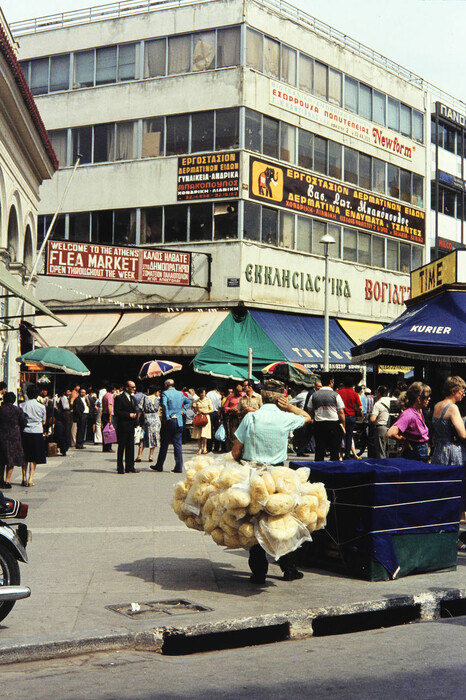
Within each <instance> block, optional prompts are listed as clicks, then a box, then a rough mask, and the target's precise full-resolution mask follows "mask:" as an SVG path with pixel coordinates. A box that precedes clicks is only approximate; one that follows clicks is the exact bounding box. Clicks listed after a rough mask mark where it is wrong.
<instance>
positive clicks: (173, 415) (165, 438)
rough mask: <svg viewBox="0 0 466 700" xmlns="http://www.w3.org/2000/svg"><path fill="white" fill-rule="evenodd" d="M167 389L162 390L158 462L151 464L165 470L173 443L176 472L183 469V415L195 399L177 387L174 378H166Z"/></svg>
mask: <svg viewBox="0 0 466 700" xmlns="http://www.w3.org/2000/svg"><path fill="white" fill-rule="evenodd" d="M164 387H165V391H163V392H162V430H161V434H160V449H159V454H158V456H157V462H156V463H155V464H151V467H150V468H151V469H152V470H153V471H156V472H162V471H163V465H164V463H165V459H166V457H167V452H168V446H169V445H173V452H174V454H175V468H174V469H173V471H174V472H182V471H183V452H182V437H183V415H185V408H187V407H188V406H191V404H192V403H193V399H192V398H191V397H188V396H185V395H184V394H183V392H181V391H177V389H175V382H174V381H173V379H166V380H165V384H164Z"/></svg>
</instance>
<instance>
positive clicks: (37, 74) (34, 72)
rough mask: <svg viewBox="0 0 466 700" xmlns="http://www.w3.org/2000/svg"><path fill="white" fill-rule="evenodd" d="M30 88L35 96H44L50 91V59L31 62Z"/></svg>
mask: <svg viewBox="0 0 466 700" xmlns="http://www.w3.org/2000/svg"><path fill="white" fill-rule="evenodd" d="M30 88H31V92H32V94H33V95H44V94H45V93H46V92H48V89H49V59H48V58H38V59H36V60H35V61H31V81H30Z"/></svg>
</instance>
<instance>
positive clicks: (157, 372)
mask: <svg viewBox="0 0 466 700" xmlns="http://www.w3.org/2000/svg"><path fill="white" fill-rule="evenodd" d="M181 369H183V367H182V365H180V364H179V363H178V362H170V360H148V362H144V364H143V365H142V367H141V369H140V370H139V374H138V379H153V378H154V377H163V376H164V375H165V374H171V373H172V372H179V371H180V370H181Z"/></svg>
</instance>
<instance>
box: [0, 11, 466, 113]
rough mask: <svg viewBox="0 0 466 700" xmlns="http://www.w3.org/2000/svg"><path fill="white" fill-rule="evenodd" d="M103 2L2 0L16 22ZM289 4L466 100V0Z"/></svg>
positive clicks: (8, 18) (6, 14) (7, 12)
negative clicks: (465, 36)
mask: <svg viewBox="0 0 466 700" xmlns="http://www.w3.org/2000/svg"><path fill="white" fill-rule="evenodd" d="M100 4H106V3H105V2H99V1H98V0H97V1H95V2H92V0H91V1H90V0H40V2H39V3H38V2H37V0H0V6H1V8H2V10H3V12H4V14H5V16H6V19H7V21H8V22H10V23H11V22H16V21H19V20H23V19H31V18H33V17H38V16H43V15H48V14H55V13H60V12H67V11H70V10H77V9H82V8H85V7H91V6H95V5H100ZM289 4H291V5H294V6H295V7H299V8H301V9H303V10H305V11H306V12H307V13H308V14H310V15H312V16H314V17H316V18H317V19H319V20H321V21H322V22H325V23H327V24H329V25H330V26H332V27H335V28H336V29H339V30H340V31H341V32H343V33H344V34H346V35H348V36H349V37H351V38H352V39H356V40H358V41H360V42H361V43H362V44H365V45H366V46H368V47H370V48H372V49H374V50H375V51H377V52H378V53H381V54H383V55H384V56H386V57H387V58H390V59H391V60H392V61H395V62H396V63H399V64H400V65H402V66H403V67H404V68H408V69H409V70H411V71H412V72H413V73H416V74H417V75H419V76H421V77H422V78H424V79H425V80H427V81H428V82H430V83H433V84H434V85H436V86H437V87H439V88H440V89H442V90H444V91H445V92H447V93H449V94H450V95H453V96H454V97H456V98H458V99H460V100H462V101H463V102H465V103H466V70H465V69H464V67H465V66H466V42H465V40H464V32H465V27H466V0H390V1H389V2H386V1H382V0H352V1H350V2H349V1H348V0H331V2H322V0H290V3H289ZM38 7H40V11H39V12H38ZM465 112H466V107H465Z"/></svg>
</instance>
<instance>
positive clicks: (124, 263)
mask: <svg viewBox="0 0 466 700" xmlns="http://www.w3.org/2000/svg"><path fill="white" fill-rule="evenodd" d="M46 271H47V275H52V276H58V277H80V278H86V279H98V280H113V281H114V282H141V283H146V284H173V285H177V286H189V285H190V284H191V253H184V252H180V251H176V250H154V249H153V248H150V249H149V248H123V247H117V246H104V245H94V244H91V243H73V242H71V241H49V242H48V244H47V266H46Z"/></svg>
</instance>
